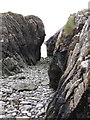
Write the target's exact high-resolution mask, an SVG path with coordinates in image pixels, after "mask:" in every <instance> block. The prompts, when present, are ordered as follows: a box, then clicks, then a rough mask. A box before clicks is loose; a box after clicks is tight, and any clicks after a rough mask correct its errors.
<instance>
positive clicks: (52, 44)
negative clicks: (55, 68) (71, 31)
mask: <svg viewBox="0 0 90 120" xmlns="http://www.w3.org/2000/svg"><path fill="white" fill-rule="evenodd" d="M59 33H60V30H59V31H58V32H56V34H55V35H53V36H51V37H50V38H49V39H48V40H47V41H46V42H45V44H46V46H47V55H48V56H53V51H54V49H55V44H56V40H57V37H58V35H59Z"/></svg>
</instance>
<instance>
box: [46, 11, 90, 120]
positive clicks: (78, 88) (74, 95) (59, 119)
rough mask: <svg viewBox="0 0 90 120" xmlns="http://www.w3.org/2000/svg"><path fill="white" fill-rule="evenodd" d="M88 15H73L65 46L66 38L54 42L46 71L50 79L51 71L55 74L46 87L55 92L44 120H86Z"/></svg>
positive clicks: (89, 108) (89, 106) (89, 107)
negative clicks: (55, 43)
mask: <svg viewBox="0 0 90 120" xmlns="http://www.w3.org/2000/svg"><path fill="white" fill-rule="evenodd" d="M88 15H89V13H87V12H85V11H84V12H83V11H82V12H78V13H77V14H74V16H75V21H76V23H78V24H76V26H77V27H76V29H74V30H76V31H75V32H74V34H72V35H71V36H72V37H71V39H69V40H71V41H70V43H69V44H68V42H67V44H63V43H66V42H64V40H67V39H65V38H66V36H65V37H63V38H64V39H61V38H62V37H61V35H60V36H59V40H57V42H59V44H58V46H56V50H55V53H54V57H53V60H52V62H51V64H50V69H49V72H50V73H49V75H51V76H52V73H51V72H52V71H53V70H54V73H56V74H55V75H54V78H55V79H52V78H53V77H50V82H51V83H50V85H52V87H53V88H55V89H57V90H56V93H55V95H54V97H53V99H52V101H51V102H50V104H49V106H48V109H47V113H46V118H45V120H51V119H52V120H78V119H89V118H90V67H89V66H90V65H89V64H90V18H88ZM77 18H79V19H77ZM79 20H80V21H79ZM81 21H82V22H81ZM82 23H83V24H82ZM64 30H65V28H64ZM61 40H62V41H61ZM62 44H63V46H62ZM64 45H65V46H64ZM57 51H58V54H57ZM65 51H66V55H65V56H67V57H66V59H65V60H64V58H63V57H62V56H64V54H65ZM63 52H64V53H63ZM58 56H59V57H58ZM65 56H64V57H65ZM55 57H56V58H57V59H55ZM64 62H65V63H66V66H65V63H64ZM55 65H57V66H55ZM53 66H54V67H53ZM58 69H59V70H58ZM57 79H58V80H57ZM55 81H56V82H57V81H58V82H57V84H56V85H57V86H58V88H57V87H56V85H55Z"/></svg>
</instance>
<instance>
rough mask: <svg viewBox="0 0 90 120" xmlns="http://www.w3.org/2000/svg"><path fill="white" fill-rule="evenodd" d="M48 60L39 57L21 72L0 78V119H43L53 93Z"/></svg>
mask: <svg viewBox="0 0 90 120" xmlns="http://www.w3.org/2000/svg"><path fill="white" fill-rule="evenodd" d="M48 62H49V60H48V59H46V60H44V59H41V61H40V62H38V63H37V65H36V66H29V67H27V68H26V69H25V70H23V73H19V74H16V75H13V76H9V77H6V78H0V119H4V120H7V119H8V118H10V119H15V120H18V119H20V118H21V119H22V118H23V120H24V119H25V120H27V119H30V120H32V119H34V120H39V119H40V120H43V119H44V117H45V112H46V109H47V106H48V103H49V101H50V100H51V98H52V96H53V94H54V91H53V90H52V89H50V88H49V78H48V73H47V70H48Z"/></svg>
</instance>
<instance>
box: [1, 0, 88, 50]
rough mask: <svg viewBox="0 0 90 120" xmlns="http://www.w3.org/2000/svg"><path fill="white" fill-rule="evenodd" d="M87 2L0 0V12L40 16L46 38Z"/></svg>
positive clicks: (76, 0) (66, 0) (78, 0)
mask: <svg viewBox="0 0 90 120" xmlns="http://www.w3.org/2000/svg"><path fill="white" fill-rule="evenodd" d="M88 2H89V0H0V13H3V12H7V11H11V12H15V13H20V14H22V15H24V16H26V15H36V16H38V17H40V18H41V19H42V21H43V23H44V26H45V32H46V38H45V40H47V39H48V38H49V37H51V36H52V35H53V34H54V33H55V32H56V31H58V30H59V29H60V28H62V27H63V26H64V25H65V23H66V21H67V19H68V17H69V15H70V14H72V13H75V12H77V11H79V10H82V9H85V8H88ZM44 49H45V46H44V47H43V50H44Z"/></svg>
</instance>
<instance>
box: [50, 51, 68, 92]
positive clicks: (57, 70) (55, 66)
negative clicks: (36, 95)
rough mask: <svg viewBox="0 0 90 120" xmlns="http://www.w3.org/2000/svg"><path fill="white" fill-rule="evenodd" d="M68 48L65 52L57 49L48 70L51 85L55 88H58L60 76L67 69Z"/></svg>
mask: <svg viewBox="0 0 90 120" xmlns="http://www.w3.org/2000/svg"><path fill="white" fill-rule="evenodd" d="M67 54H68V52H67V50H66V51H63V52H59V51H57V52H56V53H55V55H54V57H53V59H52V61H51V63H50V67H49V70H48V75H49V78H50V83H49V85H50V87H52V88H53V89H55V90H56V89H57V86H58V83H59V80H60V77H61V76H62V74H63V73H64V71H65V69H66V63H67V58H68V57H67Z"/></svg>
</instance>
